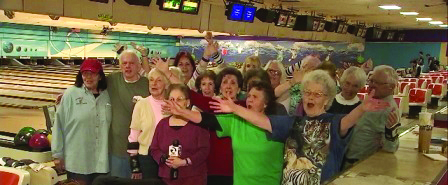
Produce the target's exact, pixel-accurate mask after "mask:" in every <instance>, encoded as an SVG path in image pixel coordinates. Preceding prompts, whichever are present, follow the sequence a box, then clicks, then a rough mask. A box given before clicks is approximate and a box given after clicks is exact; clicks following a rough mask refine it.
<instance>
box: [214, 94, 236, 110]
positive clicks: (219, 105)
mask: <svg viewBox="0 0 448 185" xmlns="http://www.w3.org/2000/svg"><path fill="white" fill-rule="evenodd" d="M213 100H215V101H210V108H211V109H215V111H214V112H221V113H232V112H233V107H234V106H235V102H233V100H232V99H227V100H223V99H220V98H218V97H213Z"/></svg>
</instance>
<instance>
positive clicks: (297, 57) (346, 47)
mask: <svg viewBox="0 0 448 185" xmlns="http://www.w3.org/2000/svg"><path fill="white" fill-rule="evenodd" d="M217 42H218V43H219V45H220V47H221V53H222V54H223V57H224V59H225V60H226V61H227V62H243V61H244V59H245V58H246V57H248V56H251V55H257V56H259V57H260V59H261V61H262V63H263V64H266V63H267V62H268V61H269V60H280V61H282V62H283V63H284V64H286V65H291V64H295V63H297V62H299V61H301V60H302V59H303V58H304V57H305V56H307V55H314V56H317V57H319V58H320V59H321V60H326V59H329V60H330V61H332V62H334V63H335V64H336V65H337V66H338V67H343V66H344V65H346V64H347V63H352V64H353V63H358V62H359V63H362V62H364V58H363V57H362V53H363V52H364V45H363V44H360V43H358V44H348V43H332V42H294V41H262V40H217ZM180 44H181V48H180V50H184V51H188V52H191V53H192V54H193V55H194V56H195V57H196V58H197V59H199V58H200V57H202V53H203V51H204V48H205V46H206V45H207V42H206V41H205V40H204V39H198V38H184V39H182V40H181V43H180Z"/></svg>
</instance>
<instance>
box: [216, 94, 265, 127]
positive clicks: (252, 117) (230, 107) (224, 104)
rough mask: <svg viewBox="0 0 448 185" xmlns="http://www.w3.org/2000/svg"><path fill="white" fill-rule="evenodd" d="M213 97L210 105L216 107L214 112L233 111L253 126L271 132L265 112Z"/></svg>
mask: <svg viewBox="0 0 448 185" xmlns="http://www.w3.org/2000/svg"><path fill="white" fill-rule="evenodd" d="M214 99H215V100H216V102H214V101H212V102H210V105H212V106H210V107H211V108H213V109H216V111H215V112H223V113H234V114H236V115H238V116H239V117H241V118H243V119H245V120H246V121H248V122H250V123H252V124H254V125H255V126H257V127H260V128H262V129H264V130H267V131H269V132H272V127H271V122H270V120H269V118H268V117H267V116H266V115H265V114H263V113H261V112H256V111H253V110H250V109H248V108H245V107H243V106H240V105H237V104H235V103H234V102H233V101H232V100H222V99H219V98H214Z"/></svg>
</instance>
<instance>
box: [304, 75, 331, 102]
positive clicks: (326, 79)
mask: <svg viewBox="0 0 448 185" xmlns="http://www.w3.org/2000/svg"><path fill="white" fill-rule="evenodd" d="M302 83H303V89H305V88H306V87H307V86H308V85H309V84H310V83H316V84H320V85H322V87H323V88H324V90H325V92H324V93H325V94H326V95H327V97H328V104H327V105H326V106H325V110H328V109H330V107H331V105H332V104H333V100H334V97H335V96H336V83H335V82H334V80H333V78H331V76H330V75H329V74H328V72H326V71H324V70H314V71H311V72H309V73H307V74H306V75H305V76H304V77H303V82H302Z"/></svg>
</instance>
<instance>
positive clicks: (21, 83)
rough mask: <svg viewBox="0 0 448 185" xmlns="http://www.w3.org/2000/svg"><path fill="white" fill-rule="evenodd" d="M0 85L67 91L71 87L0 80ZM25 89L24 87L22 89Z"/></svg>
mask: <svg viewBox="0 0 448 185" xmlns="http://www.w3.org/2000/svg"><path fill="white" fill-rule="evenodd" d="M0 84H9V85H22V86H32V87H47V88H54V89H67V88H68V87H70V86H72V85H62V84H49V83H40V82H26V81H19V80H5V79H1V78H0ZM24 88H26V87H24Z"/></svg>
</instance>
